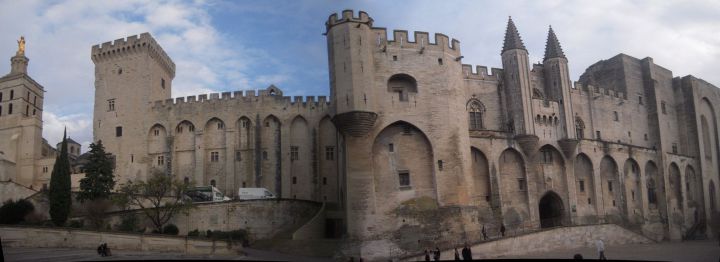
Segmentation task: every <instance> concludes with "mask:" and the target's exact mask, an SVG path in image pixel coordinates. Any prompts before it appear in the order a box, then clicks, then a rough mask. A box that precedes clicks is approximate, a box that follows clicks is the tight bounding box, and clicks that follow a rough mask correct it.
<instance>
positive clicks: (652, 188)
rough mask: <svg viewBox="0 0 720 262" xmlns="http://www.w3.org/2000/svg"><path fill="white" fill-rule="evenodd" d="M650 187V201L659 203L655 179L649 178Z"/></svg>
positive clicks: (648, 184) (648, 185)
mask: <svg viewBox="0 0 720 262" xmlns="http://www.w3.org/2000/svg"><path fill="white" fill-rule="evenodd" d="M647 188H648V203H650V204H657V195H656V194H655V179H653V178H649V179H648V180H647Z"/></svg>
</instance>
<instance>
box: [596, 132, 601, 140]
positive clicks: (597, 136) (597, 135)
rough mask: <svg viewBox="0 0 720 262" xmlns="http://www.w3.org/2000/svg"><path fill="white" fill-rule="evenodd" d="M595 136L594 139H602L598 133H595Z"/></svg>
mask: <svg viewBox="0 0 720 262" xmlns="http://www.w3.org/2000/svg"><path fill="white" fill-rule="evenodd" d="M595 136H596V137H595V138H597V139H598V140H600V139H602V137H601V136H600V131H595Z"/></svg>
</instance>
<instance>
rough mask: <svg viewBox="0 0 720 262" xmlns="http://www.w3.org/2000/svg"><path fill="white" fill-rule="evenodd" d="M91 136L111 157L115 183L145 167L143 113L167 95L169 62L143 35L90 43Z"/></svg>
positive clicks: (170, 76) (172, 66) (170, 77)
mask: <svg viewBox="0 0 720 262" xmlns="http://www.w3.org/2000/svg"><path fill="white" fill-rule="evenodd" d="M91 58H92V61H93V62H94V63H95V106H94V114H93V140H94V141H98V140H102V141H103V144H104V145H105V148H106V150H107V151H108V152H109V153H112V154H114V155H115V172H116V174H117V175H118V177H120V181H121V182H126V181H127V180H133V179H138V178H140V179H142V178H144V177H145V175H146V174H145V172H146V169H147V166H148V165H147V163H145V162H147V161H149V160H147V159H143V157H141V156H144V155H147V146H146V143H144V142H145V139H146V138H147V133H148V132H149V131H148V130H146V128H145V127H146V126H149V125H152V124H148V123H146V122H147V121H150V120H149V119H145V118H146V114H145V112H146V111H147V110H149V107H150V102H153V101H157V100H164V99H169V98H170V97H171V89H172V80H173V78H174V77H175V63H173V61H172V60H171V59H170V57H169V56H168V55H167V54H165V51H163V49H162V48H161V47H160V45H159V44H158V43H157V42H156V41H155V39H154V38H153V37H152V36H151V35H150V34H149V33H143V34H141V35H140V36H139V37H138V36H130V37H128V38H127V39H118V40H115V41H114V42H112V43H111V42H106V43H103V44H102V46H100V45H95V46H93V47H92V52H91Z"/></svg>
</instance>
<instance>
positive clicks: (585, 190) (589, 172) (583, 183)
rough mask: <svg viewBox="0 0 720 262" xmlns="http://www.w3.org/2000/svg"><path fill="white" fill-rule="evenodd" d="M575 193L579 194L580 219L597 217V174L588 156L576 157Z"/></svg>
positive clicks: (578, 208)
mask: <svg viewBox="0 0 720 262" xmlns="http://www.w3.org/2000/svg"><path fill="white" fill-rule="evenodd" d="M575 180H576V181H575V185H576V187H575V192H576V194H577V203H578V204H577V212H578V216H580V217H588V216H595V215H597V209H596V208H595V207H596V203H597V200H596V197H595V174H594V169H593V163H592V161H591V160H590V157H588V156H587V155H586V154H583V153H580V154H578V155H577V156H576V157H575Z"/></svg>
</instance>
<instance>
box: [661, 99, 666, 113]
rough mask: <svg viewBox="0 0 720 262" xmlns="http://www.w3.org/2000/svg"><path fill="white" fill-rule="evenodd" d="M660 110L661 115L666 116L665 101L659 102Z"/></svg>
mask: <svg viewBox="0 0 720 262" xmlns="http://www.w3.org/2000/svg"><path fill="white" fill-rule="evenodd" d="M660 110H661V111H662V113H663V115H664V114H667V111H666V110H665V101H662V102H660Z"/></svg>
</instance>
